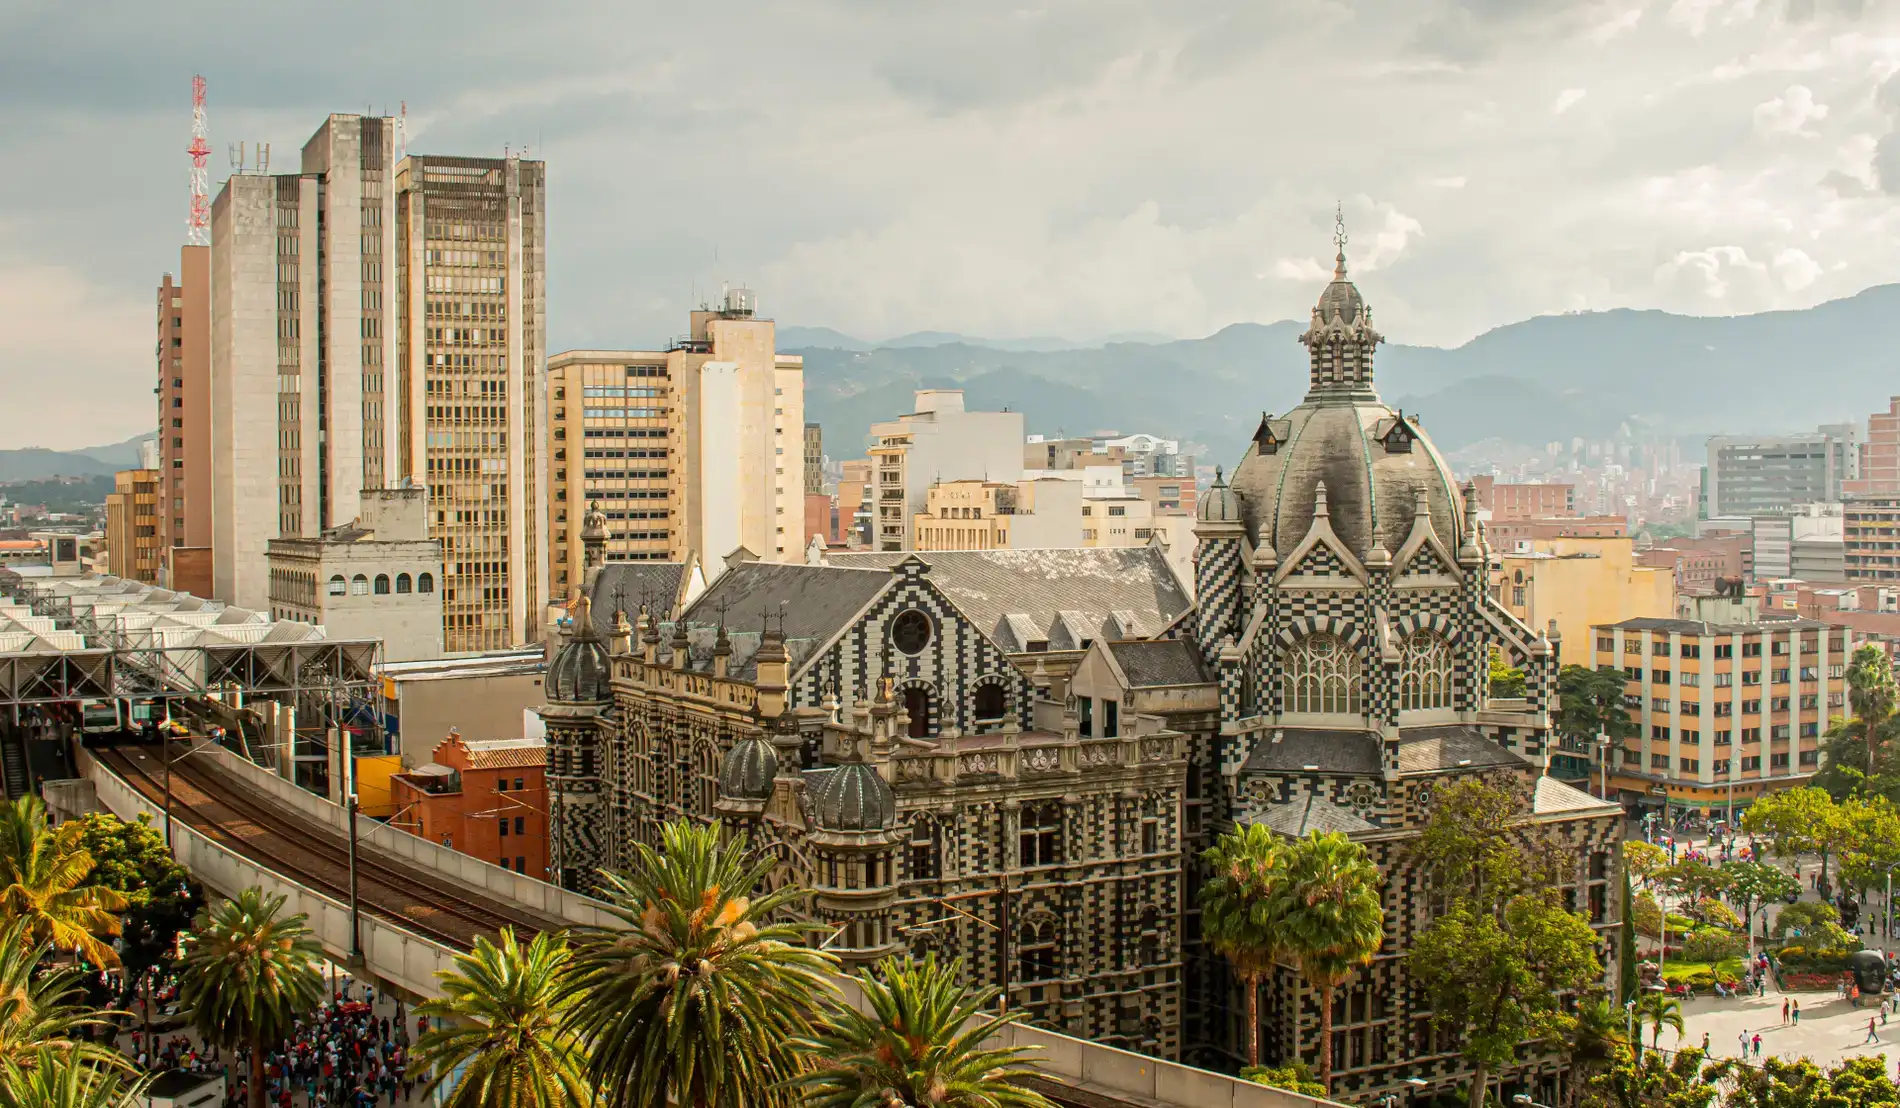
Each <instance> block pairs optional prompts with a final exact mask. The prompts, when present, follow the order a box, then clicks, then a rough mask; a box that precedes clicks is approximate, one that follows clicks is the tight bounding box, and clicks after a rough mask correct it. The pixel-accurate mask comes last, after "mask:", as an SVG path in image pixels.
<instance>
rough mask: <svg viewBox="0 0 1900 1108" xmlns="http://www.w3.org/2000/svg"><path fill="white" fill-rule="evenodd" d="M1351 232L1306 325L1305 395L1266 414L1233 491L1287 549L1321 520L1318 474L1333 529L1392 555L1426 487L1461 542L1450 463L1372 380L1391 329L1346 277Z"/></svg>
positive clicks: (1427, 498) (1279, 550)
mask: <svg viewBox="0 0 1900 1108" xmlns="http://www.w3.org/2000/svg"><path fill="white" fill-rule="evenodd" d="M1345 239H1346V235H1345V230H1344V228H1343V227H1342V228H1341V229H1340V230H1339V231H1338V233H1337V234H1336V235H1335V237H1334V241H1335V242H1337V243H1338V244H1339V248H1340V252H1339V258H1338V266H1337V268H1336V269H1335V270H1334V272H1333V280H1332V283H1330V284H1328V285H1327V286H1326V288H1325V291H1323V292H1322V293H1321V294H1320V298H1319V302H1318V303H1317V304H1316V305H1314V307H1313V321H1312V324H1311V326H1310V327H1308V328H1307V331H1306V333H1305V334H1303V335H1301V336H1300V341H1301V342H1302V343H1304V344H1305V345H1306V348H1307V352H1308V356H1309V359H1310V361H1311V379H1310V382H1309V387H1308V390H1307V393H1306V399H1305V400H1304V401H1303V402H1301V404H1300V405H1299V407H1297V408H1294V409H1293V410H1292V411H1290V412H1288V413H1286V415H1284V416H1281V417H1279V418H1274V417H1272V416H1268V417H1265V418H1263V419H1262V420H1261V422H1260V430H1259V431H1258V432H1256V433H1255V435H1254V443H1253V446H1252V447H1250V448H1249V449H1248V451H1247V454H1246V456H1245V457H1243V458H1242V459H1241V462H1240V465H1239V467H1238V468H1236V469H1235V470H1234V477H1233V481H1232V483H1231V485H1232V495H1233V496H1235V497H1237V498H1238V499H1239V502H1240V514H1241V518H1242V520H1243V521H1244V522H1245V524H1246V526H1247V529H1248V530H1249V531H1250V532H1252V533H1253V534H1254V535H1255V537H1256V541H1257V542H1258V543H1260V544H1262V545H1265V546H1271V547H1272V548H1273V550H1274V553H1275V554H1276V555H1277V556H1278V557H1280V558H1285V557H1287V556H1288V555H1289V554H1291V553H1292V552H1293V550H1294V548H1295V547H1297V546H1299V544H1300V540H1301V539H1304V538H1305V537H1306V533H1307V531H1308V529H1310V528H1311V527H1312V524H1313V515H1314V509H1315V506H1316V504H1317V501H1318V498H1319V486H1320V485H1321V483H1324V484H1325V486H1326V501H1327V507H1328V509H1329V514H1330V516H1331V524H1332V528H1333V531H1334V533H1335V534H1337V535H1338V536H1339V538H1340V540H1341V541H1342V542H1344V543H1345V545H1346V547H1347V549H1349V550H1351V551H1352V552H1353V554H1354V556H1356V557H1358V558H1359V559H1361V560H1362V561H1363V560H1364V559H1365V558H1366V556H1367V554H1368V553H1370V552H1371V551H1372V549H1373V548H1374V546H1375V545H1376V546H1379V547H1382V548H1383V549H1384V550H1385V551H1386V552H1387V553H1388V554H1396V553H1397V552H1398V550H1399V548H1400V547H1401V546H1403V545H1404V543H1405V538H1406V536H1407V535H1408V534H1409V533H1410V532H1411V530H1412V517H1413V514H1414V513H1415V512H1416V511H1417V505H1418V503H1419V493H1420V492H1421V491H1422V492H1423V493H1424V502H1425V504H1426V505H1427V506H1428V508H1429V509H1430V512H1431V519H1432V527H1433V529H1434V530H1435V531H1437V533H1438V537H1439V540H1440V541H1442V542H1444V543H1445V544H1446V545H1447V546H1450V547H1452V548H1453V549H1456V548H1457V547H1458V546H1459V544H1460V542H1461V541H1462V539H1463V535H1462V528H1463V521H1464V520H1463V512H1462V511H1461V510H1460V500H1459V496H1458V491H1457V489H1458V486H1457V485H1456V483H1455V482H1454V481H1453V479H1452V475H1451V469H1450V467H1448V466H1447V465H1446V464H1445V460H1444V458H1442V457H1441V456H1440V455H1439V453H1438V450H1437V448H1435V447H1434V446H1433V445H1432V443H1431V440H1430V439H1429V438H1427V437H1426V436H1425V434H1424V432H1423V431H1422V430H1421V429H1420V427H1419V425H1418V422H1417V421H1416V420H1415V419H1411V418H1408V417H1406V416H1405V415H1404V414H1403V413H1400V412H1394V411H1393V410H1392V409H1391V408H1388V407H1386V406H1385V404H1384V403H1382V402H1381V401H1380V400H1379V394H1378V391H1377V390H1376V389H1375V388H1374V387H1373V380H1372V355H1373V352H1374V351H1375V350H1376V349H1377V347H1378V345H1379V343H1381V342H1383V341H1384V337H1383V336H1382V335H1380V334H1379V333H1378V332H1377V331H1375V330H1373V329H1372V312H1371V310H1370V309H1369V308H1367V307H1366V303H1365V300H1364V299H1363V298H1362V297H1361V296H1360V295H1359V290H1358V288H1356V287H1355V286H1354V285H1353V283H1352V282H1351V281H1349V280H1347V278H1346V254H1345ZM1209 499H1210V500H1211V499H1212V490H1210V491H1209ZM1202 518H1206V517H1205V516H1203V517H1202Z"/></svg>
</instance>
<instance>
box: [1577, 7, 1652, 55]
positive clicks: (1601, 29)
mask: <svg viewBox="0 0 1900 1108" xmlns="http://www.w3.org/2000/svg"><path fill="white" fill-rule="evenodd" d="M1642 21H1643V9H1642V8H1641V7H1634V8H1625V9H1623V10H1622V11H1620V12H1618V13H1616V14H1615V15H1613V16H1611V17H1610V18H1608V19H1606V20H1604V21H1603V22H1601V23H1599V24H1597V25H1596V26H1595V27H1592V28H1591V29H1590V33H1589V35H1588V36H1587V37H1588V38H1589V39H1590V41H1591V42H1594V43H1596V44H1597V45H1598V46H1602V45H1603V44H1604V43H1606V42H1608V41H1610V40H1611V39H1613V38H1615V37H1616V36H1618V35H1620V34H1622V33H1623V32H1625V31H1633V30H1635V29H1636V27H1637V25H1638V24H1640V23H1641V22H1642Z"/></svg>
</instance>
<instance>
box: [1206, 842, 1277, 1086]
mask: <svg viewBox="0 0 1900 1108" xmlns="http://www.w3.org/2000/svg"><path fill="white" fill-rule="evenodd" d="M1202 857H1203V859H1204V860H1205V861H1206V863H1207V868H1208V879H1207V882H1206V883H1205V884H1203V885H1202V886H1201V895H1200V899H1201V933H1202V934H1203V935H1204V936H1205V937H1206V939H1207V944H1208V946H1210V947H1212V948H1213V950H1214V952H1215V953H1216V954H1219V955H1220V956H1221V957H1223V958H1225V959H1227V960H1228V961H1229V962H1231V963H1233V967H1234V975H1235V976H1237V977H1239V978H1240V980H1241V983H1242V985H1243V987H1244V988H1245V989H1246V991H1247V1058H1248V1064H1250V1065H1259V1064H1260V983H1261V982H1262V981H1263V980H1265V978H1266V976H1267V975H1268V974H1270V973H1272V972H1273V961H1274V958H1275V957H1276V956H1277V955H1278V954H1279V951H1280V948H1281V945H1282V937H1281V934H1280V928H1279V920H1278V918H1277V917H1276V916H1275V915H1274V914H1273V909H1272V903H1273V898H1274V897H1275V896H1276V895H1277V894H1278V892H1279V889H1280V886H1281V884H1282V883H1283V882H1284V880H1285V877H1286V869H1287V861H1288V858H1287V851H1286V849H1285V847H1284V846H1283V845H1282V844H1281V842H1280V840H1279V838H1278V837H1277V836H1275V835H1274V833H1273V832H1272V831H1270V830H1268V829H1267V828H1266V827H1265V826H1264V825H1261V824H1257V823H1250V824H1245V825H1242V826H1240V827H1236V828H1235V829H1234V830H1232V831H1229V832H1227V833H1226V834H1224V835H1222V836H1221V837H1220V838H1219V839H1218V840H1217V841H1216V842H1215V843H1214V845H1213V846H1211V847H1209V848H1208V850H1207V853H1206V854H1204V855H1203V856H1202Z"/></svg>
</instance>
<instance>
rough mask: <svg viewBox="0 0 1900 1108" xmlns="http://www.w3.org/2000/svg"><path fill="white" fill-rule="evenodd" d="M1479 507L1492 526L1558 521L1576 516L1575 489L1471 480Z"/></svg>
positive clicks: (1553, 485) (1493, 479)
mask: <svg viewBox="0 0 1900 1108" xmlns="http://www.w3.org/2000/svg"><path fill="white" fill-rule="evenodd" d="M1471 480H1472V484H1473V485H1474V486H1476V488H1477V492H1478V507H1480V508H1482V509H1484V510H1485V511H1488V512H1490V513H1491V519H1492V521H1493V522H1505V521H1511V520H1531V519H1557V518H1560V517H1564V516H1574V515H1576V514H1577V486H1575V485H1567V484H1548V485H1509V484H1503V483H1501V482H1499V481H1498V479H1497V478H1495V477H1483V476H1480V477H1474V478H1472V479H1471Z"/></svg>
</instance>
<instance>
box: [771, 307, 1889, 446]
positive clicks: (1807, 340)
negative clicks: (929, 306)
mask: <svg viewBox="0 0 1900 1108" xmlns="http://www.w3.org/2000/svg"><path fill="white" fill-rule="evenodd" d="M1304 329H1305V324H1304V323H1295V322H1292V321H1285V322H1280V323H1272V324H1253V323H1244V324H1236V325H1234V326H1231V327H1226V328H1223V329H1222V330H1220V331H1219V332H1216V333H1215V334H1212V335H1209V336H1208V337H1206V338H1202V339H1185V340H1174V341H1160V342H1115V343H1106V344H1102V345H1097V346H1092V347H1086V348H1070V349H1050V350H1010V349H1001V348H999V347H997V346H996V345H991V344H987V343H985V342H984V341H983V340H966V339H962V338H961V337H959V336H944V337H945V338H946V341H942V342H931V343H928V344H923V343H912V344H910V345H906V346H901V347H898V346H891V345H888V344H887V345H882V346H877V347H875V348H872V347H870V346H869V344H860V346H859V347H856V348H853V347H844V346H833V347H823V346H818V345H813V346H810V347H806V348H804V349H802V350H797V352H799V353H802V354H804V356H805V380H806V400H805V414H806V418H808V419H811V420H815V421H817V422H820V423H822V424H823V425H824V428H825V439H826V443H827V452H828V453H830V454H832V455H833V456H834V457H850V456H853V455H854V454H856V453H858V452H859V451H858V448H857V444H858V443H859V442H860V441H861V438H862V436H864V435H865V434H866V432H867V430H868V428H869V426H870V424H871V423H872V422H873V421H875V420H880V419H889V418H892V417H893V416H896V415H899V414H901V413H903V412H907V411H909V410H910V400H911V396H910V394H911V392H912V390H914V389H916V388H921V387H962V388H964V389H966V390H967V391H968V393H969V396H968V401H969V403H970V405H971V406H972V407H982V408H991V409H996V408H1002V407H1009V408H1012V409H1015V410H1019V411H1022V412H1023V413H1024V416H1025V422H1026V424H1027V425H1028V428H1029V430H1030V431H1031V432H1043V433H1055V432H1058V431H1066V432H1069V433H1072V434H1086V433H1090V432H1094V431H1106V430H1118V431H1122V432H1132V431H1149V432H1153V433H1156V434H1163V435H1168V436H1173V437H1179V438H1184V439H1191V440H1195V441H1199V442H1203V443H1206V444H1208V445H1210V446H1211V447H1213V449H1214V456H1215V457H1216V458H1218V459H1222V460H1229V459H1238V457H1239V455H1240V451H1241V448H1242V446H1243V445H1244V444H1245V441H1246V439H1247V437H1248V436H1249V435H1250V434H1252V432H1253V429H1254V426H1255V425H1256V424H1257V423H1258V421H1259V419H1260V413H1261V412H1262V411H1276V412H1278V411H1285V410H1286V409H1287V408H1289V407H1291V406H1292V405H1294V404H1297V403H1298V402H1299V399H1300V397H1301V396H1302V395H1303V394H1304V393H1305V391H1306V376H1307V359H1306V351H1305V349H1304V348H1303V347H1301V346H1300V345H1299V342H1298V337H1299V334H1300V332H1301V331H1303V330H1304ZM800 330H803V329H796V328H787V329H786V330H785V331H784V332H782V333H783V334H787V335H790V334H793V333H796V332H798V331H800ZM833 334H836V332H833ZM915 337H916V336H907V338H915ZM933 337H934V336H933ZM780 345H781V347H783V348H785V349H788V350H795V349H797V348H796V347H794V346H793V345H792V344H791V343H789V342H783V341H782V342H781V344H780ZM1896 352H1900V285H1882V286H1879V287H1876V288H1871V289H1868V290H1866V291H1865V292H1862V293H1860V294H1859V295H1857V296H1853V297H1849V298H1847V299H1845V300H1836V301H1831V302H1829V303H1826V304H1821V305H1818V306H1816V307H1813V308H1809V309H1806V310H1803V311H1786V312H1764V313H1761V314H1758V315H1746V316H1725V317H1695V316H1679V315H1671V314H1669V313H1667V312H1660V311H1635V310H1628V309H1622V310H1617V311H1610V312H1587V313H1578V314H1571V315H1559V316H1540V317H1538V318H1535V319H1528V320H1524V321H1523V322H1520V323H1513V324H1510V325H1508V326H1504V327H1499V328H1497V329H1495V330H1492V331H1488V332H1486V333H1485V334H1483V335H1480V336H1478V337H1477V338H1475V339H1473V340H1471V341H1470V342H1468V343H1465V344H1464V345H1462V346H1459V347H1455V348H1451V349H1444V348H1439V347H1430V346H1406V345H1402V344H1393V345H1388V346H1385V347H1382V348H1381V349H1380V351H1379V357H1378V361H1377V374H1378V382H1379V389H1380V392H1381V393H1382V395H1384V396H1385V398H1386V400H1387V402H1388V403H1391V404H1393V405H1394V406H1396V407H1403V408H1404V409H1405V410H1406V411H1408V412H1412V413H1415V414H1417V415H1418V416H1419V417H1420V419H1421V420H1422V421H1423V422H1424V425H1425V427H1426V428H1427V430H1428V431H1429V432H1430V433H1431V434H1432V436H1433V438H1434V439H1435V440H1436V441H1437V442H1438V443H1439V444H1440V446H1441V447H1443V448H1444V449H1446V450H1456V449H1459V448H1461V447H1464V446H1467V445H1470V444H1472V443H1474V442H1479V441H1481V440H1484V439H1491V438H1496V439H1500V440H1503V441H1504V442H1506V443H1518V444H1522V445H1524V446H1528V447H1541V446H1542V445H1543V444H1544V443H1546V442H1548V441H1551V440H1568V439H1569V438H1571V437H1572V436H1579V435H1581V436H1584V437H1586V438H1588V437H1595V438H1602V437H1606V436H1609V435H1612V434H1614V433H1616V431H1617V429H1618V428H1619V427H1620V426H1623V425H1628V426H1629V427H1630V428H1631V429H1632V430H1651V431H1657V432H1661V433H1664V434H1670V435H1675V436H1678V437H1682V438H1686V439H1690V440H1694V439H1697V438H1700V437H1702V436H1706V435H1710V434H1717V433H1722V432H1775V431H1796V430H1809V429H1812V428H1813V427H1814V426H1815V425H1816V424H1819V423H1826V422H1836V421H1844V420H1860V421H1864V420H1865V419H1866V417H1867V414H1868V413H1869V412H1872V411H1877V410H1884V409H1885V408H1886V406H1887V398H1888V396H1889V395H1890V394H1900V353H1896Z"/></svg>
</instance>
